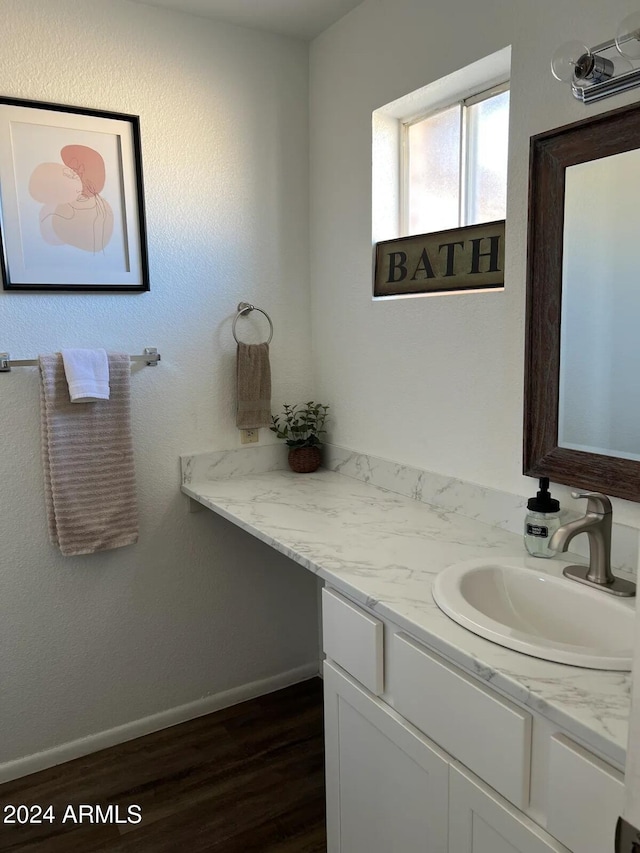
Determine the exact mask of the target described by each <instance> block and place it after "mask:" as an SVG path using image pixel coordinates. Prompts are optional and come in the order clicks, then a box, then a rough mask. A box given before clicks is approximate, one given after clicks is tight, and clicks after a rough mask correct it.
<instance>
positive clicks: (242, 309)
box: [231, 302, 273, 344]
mask: <svg viewBox="0 0 640 853" xmlns="http://www.w3.org/2000/svg"><path fill="white" fill-rule="evenodd" d="M250 311H259V312H260V313H261V314H264V316H265V317H266V318H267V320H268V321H269V330H270V331H269V339H268V340H267V341H265V343H267V344H270V343H271V338H272V337H273V323H272V322H271V317H270V316H269V315H268V314H267V312H266V311H263V310H262V308H256V306H255V305H251V304H250V303H249V302H240V303H239V305H238V313H237V314H236V317H235V320H234V321H233V326H232V327H231V331H232V332H233V337H234V338H235V341H236V343H237V344H239V343H241V341H239V340H238V336H237V335H236V323H237V322H238V317H242V315H243V314H248V313H249V312H250Z"/></svg>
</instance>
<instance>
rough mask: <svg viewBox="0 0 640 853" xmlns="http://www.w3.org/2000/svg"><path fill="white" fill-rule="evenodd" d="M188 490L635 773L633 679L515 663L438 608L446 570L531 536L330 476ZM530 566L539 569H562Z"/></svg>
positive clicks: (224, 482)
mask: <svg viewBox="0 0 640 853" xmlns="http://www.w3.org/2000/svg"><path fill="white" fill-rule="evenodd" d="M182 491H183V492H184V493H185V494H186V495H188V496H189V497H191V498H193V499H194V500H196V501H198V502H199V503H201V504H203V505H204V506H205V507H208V508H209V509H211V510H213V511H214V512H216V513H218V514H219V515H221V516H223V517H224V518H226V519H228V520H229V521H231V522H233V523H234V524H236V525H238V526H239V527H241V528H242V529H244V530H246V531H247V532H248V533H250V534H251V535H253V536H256V537H257V538H258V539H260V540H262V541H263V542H266V543H267V544H268V545H270V546H271V547H273V548H275V549H277V550H278V551H280V552H281V553H283V554H285V555H286V556H287V557H290V558H291V559H292V560H294V561H295V562H296V563H299V564H300V565H301V566H303V567H304V568H305V569H307V570H309V571H312V572H314V573H315V574H317V575H319V576H320V577H321V578H323V579H324V580H325V581H326V582H327V584H330V585H331V586H333V587H334V588H336V589H338V590H341V591H343V592H344V593H345V594H346V595H347V596H348V597H350V598H351V599H353V600H354V601H356V602H360V603H361V604H363V605H365V606H367V607H369V608H371V609H372V610H373V611H375V612H377V613H379V614H380V615H381V616H383V617H387V618H389V619H391V620H392V621H393V622H395V623H396V624H397V625H398V626H400V627H401V628H403V629H404V630H406V631H407V632H408V633H410V634H412V635H413V636H414V637H415V638H416V639H418V640H420V641H422V642H423V643H425V645H427V646H429V647H430V648H432V649H434V650H435V651H437V652H439V653H441V654H442V655H444V656H445V657H447V658H448V659H449V660H450V661H452V662H453V663H455V664H457V665H458V666H460V667H462V668H463V669H465V670H466V671H468V672H470V673H471V674H473V675H475V676H476V677H477V678H480V679H482V680H484V681H486V682H489V683H491V684H492V685H493V686H495V687H496V688H498V689H499V690H500V691H502V692H503V693H504V694H505V695H507V696H511V697H513V698H514V699H515V700H517V701H518V702H520V703H522V704H523V705H526V706H528V707H530V708H532V709H534V710H535V711H537V712H539V713H541V714H542V715H544V716H545V717H547V718H548V719H550V720H552V721H553V722H555V723H556V724H557V725H559V726H562V727H563V728H564V729H566V730H567V732H569V733H572V734H573V735H574V736H575V737H577V738H578V739H580V740H582V741H583V742H584V743H585V744H587V745H589V746H591V747H592V748H593V749H594V750H596V751H599V752H600V753H602V754H603V755H604V756H606V757H608V758H609V759H610V760H611V761H612V762H613V763H614V764H616V765H617V766H618V767H620V768H622V767H623V766H624V761H625V753H626V745H627V729H628V718H629V709H630V696H631V674H630V673H624V672H609V671H599V670H590V669H582V668H579V667H573V666H567V665H564V664H556V663H550V662H548V661H543V660H539V659H537V658H532V657H528V656H526V655H524V654H520V653H518V652H513V651H511V650H510V649H506V648H503V647H501V646H498V645H496V644H495V643H491V642H489V641H488V640H484V639H482V638H481V637H477V636H476V635H475V634H472V633H471V632H470V631H467V630H466V629H465V628H462V627H461V626H459V625H458V624H456V623H455V622H453V621H452V620H451V619H449V618H448V617H447V616H446V615H445V614H444V613H442V612H441V611H440V610H439V609H438V607H437V606H436V604H435V603H434V601H433V598H432V595H431V585H432V582H433V579H434V577H435V575H437V574H438V572H440V571H442V569H444V568H446V567H447V566H449V565H451V564H452V563H457V562H460V561H462V560H472V559H478V558H483V557H489V558H493V557H508V556H517V557H518V558H522V557H523V556H526V554H525V552H524V546H523V544H522V538H521V537H520V536H517V535H515V534H513V533H510V532H508V531H506V530H503V529H500V528H498V527H493V526H490V525H488V524H485V523H483V522H480V521H477V520H475V519H471V518H466V517H464V516H462V515H458V514H456V513H453V512H450V511H446V510H443V509H441V508H436V507H433V506H430V505H428V504H425V503H421V502H419V501H416V500H412V499H411V498H408V497H405V496H402V495H399V494H396V493H394V492H391V491H387V490H385V489H382V488H379V487H377V486H374V485H371V484H370V483H365V482H361V481H359V480H356V479H353V478H351V477H348V476H344V475H342V474H338V473H336V472H334V471H327V470H320V471H317V472H315V473H314V474H293V473H291V472H289V471H281V470H280V471H270V472H268V473H260V474H249V475H244V476H239V477H237V478H230V479H220V480H207V481H204V480H203V481H191V482H186V483H185V484H184V485H183V486H182ZM529 561H530V563H531V565H532V567H535V568H537V569H539V568H540V567H541V566H540V564H541V563H545V564H547V565H549V567H550V568H551V567H552V565H551V564H554V563H556V561H555V560H554V561H543V560H540V559H535V558H529ZM559 569H560V565H558V570H559Z"/></svg>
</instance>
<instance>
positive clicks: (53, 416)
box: [38, 353, 138, 556]
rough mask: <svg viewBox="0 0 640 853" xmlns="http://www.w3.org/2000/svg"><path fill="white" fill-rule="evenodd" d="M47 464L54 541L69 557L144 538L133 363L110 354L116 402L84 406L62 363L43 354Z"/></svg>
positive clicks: (42, 400)
mask: <svg viewBox="0 0 640 853" xmlns="http://www.w3.org/2000/svg"><path fill="white" fill-rule="evenodd" d="M38 360H39V364H40V380H41V381H40V414H41V435H42V464H43V467H44V484H45V503H46V507H47V517H48V521H49V537H50V539H51V542H52V543H53V544H54V545H58V546H59V548H60V550H61V551H62V553H63V554H64V555H65V556H72V555H74V554H92V553H93V552H94V551H103V550H107V549H108V548H119V547H121V546H122V545H132V544H133V543H134V542H136V541H137V539H138V511H137V506H136V484H135V474H134V469H133V442H132V437H131V412H130V410H131V404H130V395H129V387H130V380H131V360H130V358H129V356H128V355H127V354H126V353H109V381H110V385H111V399H110V400H99V401H97V402H95V403H92V404H91V405H90V406H78V405H77V404H73V403H72V402H71V400H70V398H69V386H68V384H67V380H66V377H65V372H64V366H63V362H62V356H61V355H60V354H59V353H55V354H53V355H41V356H39V358H38Z"/></svg>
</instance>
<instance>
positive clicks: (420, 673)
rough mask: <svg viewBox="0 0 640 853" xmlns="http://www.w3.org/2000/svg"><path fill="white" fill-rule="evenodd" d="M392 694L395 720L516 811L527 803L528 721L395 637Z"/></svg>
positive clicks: (471, 681)
mask: <svg viewBox="0 0 640 853" xmlns="http://www.w3.org/2000/svg"><path fill="white" fill-rule="evenodd" d="M390 671H391V673H392V679H393V681H392V684H391V694H392V696H393V700H394V706H395V708H396V710H397V711H398V713H399V714H402V716H403V717H406V719H407V720H409V721H410V722H412V723H413V724H414V725H415V726H416V727H417V728H419V729H420V730H421V731H422V732H424V734H425V735H427V737H429V738H431V739H432V740H434V741H435V742H436V743H438V744H439V745H440V746H441V747H442V748H443V749H445V750H446V751H447V752H449V753H451V755H453V756H454V757H455V758H457V759H458V760H459V761H460V762H461V763H462V764H464V765H466V766H467V767H468V768H469V769H470V770H472V771H473V772H474V773H477V774H478V776H480V777H481V778H482V779H484V780H485V781H486V782H487V783H488V784H489V785H491V787H492V788H495V790H496V791H498V792H499V793H500V794H502V795H503V797H506V798H507V800H509V801H510V802H512V803H513V804H514V805H516V806H518V808H521V809H524V808H526V806H527V805H528V802H529V776H530V762H531V716H530V715H529V714H527V713H526V712H525V711H522V710H521V709H520V708H518V707H517V706H516V705H512V704H511V702H509V701H507V700H506V699H503V698H502V697H500V696H497V695H496V694H495V693H494V692H493V691H491V690H487V689H486V688H485V687H483V686H482V685H481V684H479V683H478V682H476V681H475V680H474V679H472V678H469V677H468V676H467V675H465V674H464V673H463V672H461V671H460V670H458V669H456V668H455V667H453V666H451V665H450V664H448V663H446V662H445V661H444V660H443V659H442V658H439V657H437V656H436V655H434V654H432V653H430V652H428V651H427V650H426V649H424V648H423V647H422V646H420V645H419V644H418V643H416V642H415V641H414V640H413V639H412V638H411V637H409V636H408V635H406V634H402V633H401V634H394V635H393V644H392V663H391V665H390Z"/></svg>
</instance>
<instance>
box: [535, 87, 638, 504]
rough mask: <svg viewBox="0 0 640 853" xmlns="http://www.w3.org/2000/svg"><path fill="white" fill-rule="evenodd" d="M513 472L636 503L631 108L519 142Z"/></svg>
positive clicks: (634, 136)
mask: <svg viewBox="0 0 640 853" xmlns="http://www.w3.org/2000/svg"><path fill="white" fill-rule="evenodd" d="M523 444H524V453H523V471H524V473H525V474H527V475H528V476H531V477H542V476H544V477H549V478H550V479H551V480H552V481H554V482H556V483H564V484H566V485H570V486H574V487H576V488H581V489H590V490H594V491H600V492H605V493H607V494H609V495H614V496H616V497H620V498H626V499H627V500H632V501H640V105H639V104H635V105H632V106H630V107H623V108H621V109H616V110H613V111H610V112H606V113H602V114H600V115H597V116H595V117H593V118H588V119H585V120H583V121H579V122H576V123H574V124H570V125H566V126H565V127H561V128H558V129H555V130H551V131H547V132H545V133H541V134H539V135H537V136H534V137H532V139H531V148H530V164H529V228H528V258H527V308H526V331H525V373H524V443H523Z"/></svg>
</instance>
